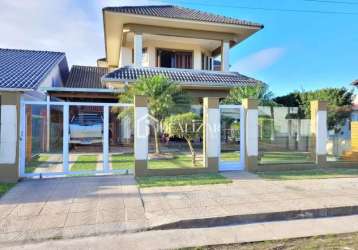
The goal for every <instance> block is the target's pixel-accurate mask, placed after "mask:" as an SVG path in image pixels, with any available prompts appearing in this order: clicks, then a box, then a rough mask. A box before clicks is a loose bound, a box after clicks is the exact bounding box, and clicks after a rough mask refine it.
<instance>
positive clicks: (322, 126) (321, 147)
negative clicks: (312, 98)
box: [316, 110, 328, 156]
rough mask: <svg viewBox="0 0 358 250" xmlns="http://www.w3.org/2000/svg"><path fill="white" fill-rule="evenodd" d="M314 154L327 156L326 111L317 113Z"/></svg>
mask: <svg viewBox="0 0 358 250" xmlns="http://www.w3.org/2000/svg"><path fill="white" fill-rule="evenodd" d="M316 126H317V127H316V128H317V129H316V131H317V133H316V154H317V155H324V156H325V155H326V154H327V147H326V145H327V138H328V137H327V111H325V110H319V111H317V122H316Z"/></svg>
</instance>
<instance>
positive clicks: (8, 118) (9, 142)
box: [0, 105, 17, 164]
mask: <svg viewBox="0 0 358 250" xmlns="http://www.w3.org/2000/svg"><path fill="white" fill-rule="evenodd" d="M0 108H1V118H0V122H1V130H0V132H1V135H0V164H14V163H15V162H16V147H17V145H16V143H17V107H16V105H1V106H0Z"/></svg>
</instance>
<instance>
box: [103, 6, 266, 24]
mask: <svg viewBox="0 0 358 250" xmlns="http://www.w3.org/2000/svg"><path fill="white" fill-rule="evenodd" d="M103 10H104V11H112V12H120V13H126V14H133V15H143V16H155V17H164V18H173V19H182V20H192V21H199V22H209V23H222V24H234V25H245V26H253V27H257V28H263V25H262V24H259V23H253V22H249V21H245V20H240V19H237V18H232V17H226V16H221V15H216V14H212V13H208V12H204V11H199V10H195V9H189V8H184V7H179V6H174V5H146V6H121V7H106V8H104V9H103Z"/></svg>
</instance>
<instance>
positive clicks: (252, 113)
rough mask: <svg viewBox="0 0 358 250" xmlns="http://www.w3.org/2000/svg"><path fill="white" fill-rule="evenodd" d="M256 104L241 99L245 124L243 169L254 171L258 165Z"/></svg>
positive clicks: (252, 100) (251, 100)
mask: <svg viewBox="0 0 358 250" xmlns="http://www.w3.org/2000/svg"><path fill="white" fill-rule="evenodd" d="M257 105H258V102H257V100H256V99H243V100H242V106H243V108H244V121H245V123H244V124H243V126H245V140H244V141H245V153H244V157H245V169H246V170H248V171H250V170H254V169H255V168H256V167H257V164H258V155H259V150H258V132H259V131H258V130H259V129H258V110H257Z"/></svg>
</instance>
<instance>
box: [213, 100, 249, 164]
mask: <svg viewBox="0 0 358 250" xmlns="http://www.w3.org/2000/svg"><path fill="white" fill-rule="evenodd" d="M220 115H221V119H220V120H221V126H220V127H221V154H220V165H219V170H220V171H233V170H244V168H245V120H244V109H243V107H242V106H241V105H220Z"/></svg>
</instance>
